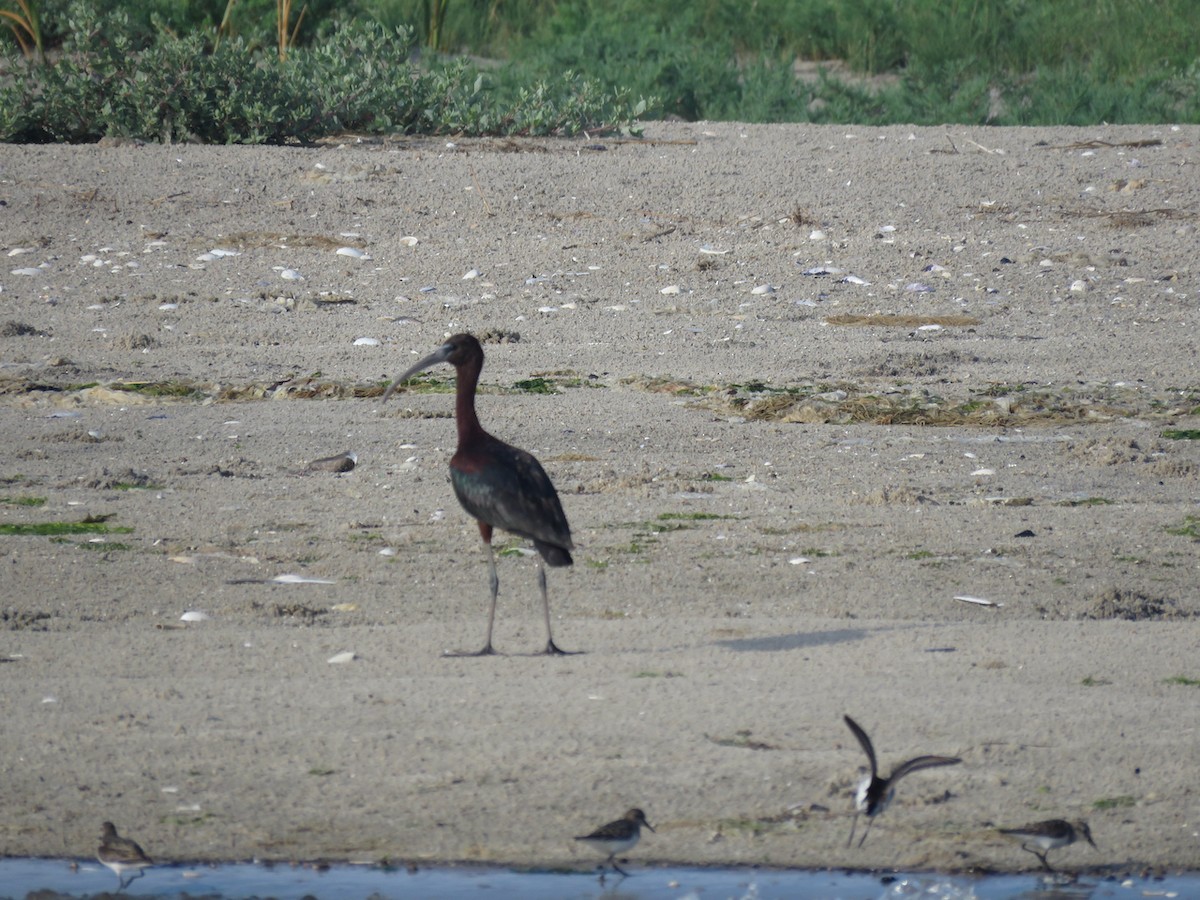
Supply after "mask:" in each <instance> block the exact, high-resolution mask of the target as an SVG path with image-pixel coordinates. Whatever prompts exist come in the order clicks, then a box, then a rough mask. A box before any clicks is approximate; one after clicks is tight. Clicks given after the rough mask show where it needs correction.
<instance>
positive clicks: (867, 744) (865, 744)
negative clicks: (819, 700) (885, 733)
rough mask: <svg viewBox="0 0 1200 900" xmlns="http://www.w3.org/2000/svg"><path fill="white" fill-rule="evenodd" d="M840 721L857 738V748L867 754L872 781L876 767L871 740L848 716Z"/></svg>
mask: <svg viewBox="0 0 1200 900" xmlns="http://www.w3.org/2000/svg"><path fill="white" fill-rule="evenodd" d="M842 719H843V720H845V722H846V726H847V727H848V728H849V729H850V730H851V731H853V732H854V736H855V737H856V738H858V743H859V746H861V747H862V748H863V753H865V754H867V759H868V760H869V761H870V763H871V780H872V781H874V780H875V775H876V770H877V767H876V765H875V748H874V747H872V746H871V739H870V738H869V737H867V733H866V732H865V731H863V730H862V726H860V725H859V724H858V723H857V722H855V721H854V720H853V719H852V718H850V717H849V716H842ZM892 777H893V778H895V777H897V776H895V775H893V776H892Z"/></svg>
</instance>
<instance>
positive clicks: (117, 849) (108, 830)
mask: <svg viewBox="0 0 1200 900" xmlns="http://www.w3.org/2000/svg"><path fill="white" fill-rule="evenodd" d="M96 859H98V860H100V862H101V863H102V864H103V865H105V866H107V867H108V868H110V869H112V870H113V872H114V873H116V876H117V890H118V891H121V890H124V889H125V888H126V887H127V886H128V885H129V883H130V882H131V881H133V879H135V878H140V877H141V876H142V875H145V874H146V873H145V871H143V870H145V869H147V868H149V867H150V866H152V865H154V863H153V861H151V859H150V857H148V856H147V855H146V851H145V850H143V849H142V848H141V847H140V846H138V843H137V841H131V840H130V839H129V838H125V837H121V836H120V835H119V834H117V826H115V825H114V824H113V823H112V822H105V823H104V824H103V825H102V826H101V834H100V849H99V850H97V851H96ZM127 871H131V872H133V873H134V874H132V875H130V876H129V878H126V877H125V873H126V872H127Z"/></svg>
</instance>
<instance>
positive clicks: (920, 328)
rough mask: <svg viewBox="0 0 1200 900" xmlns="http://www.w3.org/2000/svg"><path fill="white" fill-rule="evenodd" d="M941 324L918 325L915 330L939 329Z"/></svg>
mask: <svg viewBox="0 0 1200 900" xmlns="http://www.w3.org/2000/svg"><path fill="white" fill-rule="evenodd" d="M941 330H942V326H941V325H918V326H917V331H941Z"/></svg>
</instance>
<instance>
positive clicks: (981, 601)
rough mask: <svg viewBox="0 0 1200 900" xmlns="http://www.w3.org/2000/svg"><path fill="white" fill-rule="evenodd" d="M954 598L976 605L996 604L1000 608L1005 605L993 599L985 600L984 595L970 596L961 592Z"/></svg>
mask: <svg viewBox="0 0 1200 900" xmlns="http://www.w3.org/2000/svg"><path fill="white" fill-rule="evenodd" d="M954 599H955V600H961V601H962V602H963V603H974V604H975V605H976V606H994V607H996V608H999V607H1001V606H1003V605H1004V604H1003V603H995V602H993V601H991V600H984V599H983V598H982V597H969V596H967V595H966V594H959V595H958V596H956V597H955V598H954Z"/></svg>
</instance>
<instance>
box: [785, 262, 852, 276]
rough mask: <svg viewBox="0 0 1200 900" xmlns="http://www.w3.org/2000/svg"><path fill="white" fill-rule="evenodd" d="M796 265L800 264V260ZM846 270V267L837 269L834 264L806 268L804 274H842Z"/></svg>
mask: <svg viewBox="0 0 1200 900" xmlns="http://www.w3.org/2000/svg"><path fill="white" fill-rule="evenodd" d="M796 265H800V262H799V260H797V262H796ZM845 271H846V270H845V269H835V268H834V267H833V266H813V267H812V268H811V269H805V270H804V273H803V274H805V275H812V276H814V277H816V276H820V275H841V274H843V273H844V272H845Z"/></svg>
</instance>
